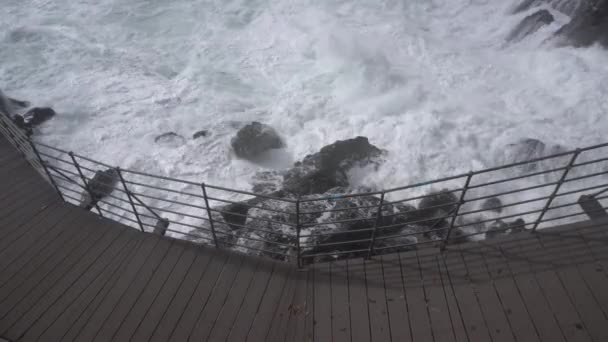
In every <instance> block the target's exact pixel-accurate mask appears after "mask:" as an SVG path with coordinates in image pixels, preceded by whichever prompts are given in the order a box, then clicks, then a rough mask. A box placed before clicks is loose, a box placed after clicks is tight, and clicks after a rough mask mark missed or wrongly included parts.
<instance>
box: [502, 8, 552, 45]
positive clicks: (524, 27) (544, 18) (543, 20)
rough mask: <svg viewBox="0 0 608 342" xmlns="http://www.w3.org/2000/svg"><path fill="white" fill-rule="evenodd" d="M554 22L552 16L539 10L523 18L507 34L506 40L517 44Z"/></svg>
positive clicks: (543, 10) (545, 11)
mask: <svg viewBox="0 0 608 342" xmlns="http://www.w3.org/2000/svg"><path fill="white" fill-rule="evenodd" d="M554 21H555V18H553V15H552V14H551V13H550V12H549V11H547V10H545V9H542V10H539V11H537V12H535V13H533V14H530V15H529V16H527V17H525V18H524V19H523V20H522V21H521V22H520V23H519V24H518V25H517V26H516V27H515V29H513V31H511V33H509V35H508V36H507V40H508V41H510V42H519V41H521V40H523V39H524V38H526V37H527V36H529V35H531V34H534V33H535V32H536V31H538V30H539V29H540V28H541V27H543V26H546V25H549V24H551V23H552V22H554Z"/></svg>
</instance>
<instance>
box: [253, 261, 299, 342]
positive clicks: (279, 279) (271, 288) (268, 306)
mask: <svg viewBox="0 0 608 342" xmlns="http://www.w3.org/2000/svg"><path fill="white" fill-rule="evenodd" d="M290 268H291V267H289V266H288V265H281V264H279V265H277V266H276V268H275V272H274V274H273V276H272V278H271V279H270V283H269V284H268V288H267V289H266V292H265V293H264V297H263V299H262V303H261V305H260V307H259V310H258V312H257V313H256V315H255V318H254V320H253V322H252V324H251V327H250V328H249V332H248V334H247V340H248V341H264V340H265V338H266V336H267V335H268V331H269V330H270V326H271V324H272V318H273V317H274V314H275V312H276V309H277V306H278V304H279V301H280V300H281V296H282V295H283V292H284V291H285V287H286V284H287V277H288V274H289V270H290Z"/></svg>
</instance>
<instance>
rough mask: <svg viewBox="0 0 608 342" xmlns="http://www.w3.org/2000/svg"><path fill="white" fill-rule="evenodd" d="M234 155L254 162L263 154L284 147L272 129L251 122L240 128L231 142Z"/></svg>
mask: <svg viewBox="0 0 608 342" xmlns="http://www.w3.org/2000/svg"><path fill="white" fill-rule="evenodd" d="M231 145H232V149H233V150H234V153H235V154H236V155H237V156H238V157H239V158H243V159H248V160H255V159H257V158H259V157H260V156H261V155H262V154H263V153H264V152H266V151H268V150H271V149H277V148H282V147H284V146H285V144H284V143H283V140H281V137H279V135H278V133H277V132H276V131H275V130H274V128H272V127H270V126H268V125H265V124H262V123H259V122H255V121H254V122H252V123H250V124H249V125H247V126H245V127H243V128H241V129H240V130H239V131H238V133H237V134H236V136H235V137H234V138H232V141H231Z"/></svg>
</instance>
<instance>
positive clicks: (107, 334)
mask: <svg viewBox="0 0 608 342" xmlns="http://www.w3.org/2000/svg"><path fill="white" fill-rule="evenodd" d="M172 244H173V242H172V241H168V240H164V239H160V240H159V241H158V244H157V245H156V247H155V248H154V251H153V253H152V254H151V255H150V256H149V257H148V258H147V259H146V261H145V263H144V264H143V266H142V267H141V269H140V270H139V271H138V272H137V276H136V277H135V279H134V280H133V282H131V284H130V285H129V287H128V288H127V290H126V291H125V292H124V293H122V294H121V295H120V296H118V298H117V299H118V302H117V303H116V305H115V306H114V307H113V308H112V310H111V312H110V313H109V315H108V316H107V317H106V319H104V320H103V321H100V322H98V324H97V327H98V329H97V331H96V332H95V338H94V339H93V341H107V340H111V339H112V338H113V337H114V336H116V333H118V331H119V329H120V327H121V325H122V323H123V322H124V321H125V319H126V318H127V315H128V314H129V312H130V311H131V309H132V308H133V306H134V305H135V304H136V303H137V300H138V299H139V297H140V295H141V294H142V293H144V289H145V288H146V287H147V285H148V284H149V282H150V280H151V279H152V278H153V276H154V274H155V272H156V270H157V269H158V268H159V267H160V265H161V264H163V261H164V260H165V259H166V258H165V257H166V256H167V255H168V252H169V251H170V250H171V251H174V249H173V248H172ZM167 259H169V258H167ZM176 259H177V257H175V255H173V254H172V258H171V260H170V263H171V262H173V263H174V262H175V260H176ZM155 288H156V287H155Z"/></svg>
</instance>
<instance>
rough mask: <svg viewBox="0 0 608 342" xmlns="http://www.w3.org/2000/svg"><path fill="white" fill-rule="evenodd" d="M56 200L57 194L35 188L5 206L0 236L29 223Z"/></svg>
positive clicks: (0, 218)
mask: <svg viewBox="0 0 608 342" xmlns="http://www.w3.org/2000/svg"><path fill="white" fill-rule="evenodd" d="M56 201H57V199H56V198H55V195H54V194H52V193H50V192H48V191H45V190H33V191H32V192H31V193H28V194H27V195H25V196H22V197H21V196H20V197H18V198H16V199H14V201H12V202H11V203H12V205H9V206H6V207H4V210H3V212H2V213H0V227H3V228H2V231H0V234H1V236H0V238H2V237H4V236H5V235H6V234H7V233H10V232H12V231H14V230H15V229H17V228H19V227H20V226H22V225H23V224H25V223H27V222H28V221H29V220H31V219H32V217H33V216H34V215H36V214H37V213H39V212H40V211H43V210H45V209H46V208H47V207H48V206H49V205H51V204H52V203H53V202H56Z"/></svg>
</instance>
